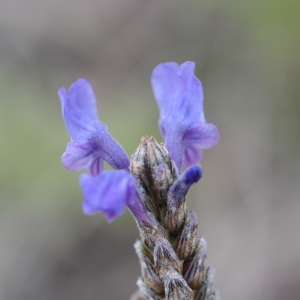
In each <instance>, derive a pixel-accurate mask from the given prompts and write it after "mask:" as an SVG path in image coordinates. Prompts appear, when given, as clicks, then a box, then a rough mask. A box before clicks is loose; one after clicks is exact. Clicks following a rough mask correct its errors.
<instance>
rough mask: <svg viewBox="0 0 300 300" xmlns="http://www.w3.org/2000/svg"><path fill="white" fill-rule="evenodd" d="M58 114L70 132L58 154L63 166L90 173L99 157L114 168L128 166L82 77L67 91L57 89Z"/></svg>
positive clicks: (97, 166)
mask: <svg viewBox="0 0 300 300" xmlns="http://www.w3.org/2000/svg"><path fill="white" fill-rule="evenodd" d="M58 94H59V97H60V100H61V106H62V115H63V118H64V120H65V123H66V126H67V129H68V131H69V134H70V136H71V142H70V143H69V144H68V145H67V149H66V151H65V153H64V154H63V155H62V163H63V165H64V167H65V168H66V169H68V170H70V171H81V170H84V169H89V172H90V174H91V175H93V176H97V175H98V174H99V173H100V172H101V171H102V170H103V160H104V161H106V162H107V163H108V164H109V165H111V166H112V167H113V168H115V169H125V170H128V168H129V158H128V156H127V154H126V152H125V151H124V149H123V148H122V147H121V145H120V144H119V143H118V142H117V141H116V140H115V139H114V138H113V137H112V136H111V135H110V134H109V132H108V131H107V128H106V126H105V125H104V124H103V123H101V122H100V120H99V118H98V112H97V104H96V99H95V95H94V92H93V89H92V87H91V85H90V83H89V82H88V81H87V80H85V79H78V80H77V81H76V82H75V83H73V84H72V86H71V87H70V89H69V91H68V92H67V91H66V89H65V88H61V89H60V90H59V91H58Z"/></svg>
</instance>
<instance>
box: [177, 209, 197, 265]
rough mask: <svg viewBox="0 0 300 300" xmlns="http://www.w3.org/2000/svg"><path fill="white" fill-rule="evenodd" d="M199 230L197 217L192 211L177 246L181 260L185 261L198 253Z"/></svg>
mask: <svg viewBox="0 0 300 300" xmlns="http://www.w3.org/2000/svg"><path fill="white" fill-rule="evenodd" d="M197 228H198V225H197V215H196V213H194V212H193V211H190V212H189V213H188V216H187V219H186V223H185V225H184V228H183V230H182V231H181V233H180V236H179V237H178V239H177V244H176V246H175V250H176V253H177V255H178V257H179V258H180V259H182V260H185V259H187V258H188V257H191V256H192V255H193V253H194V252H196V249H197V247H198V245H199V238H198V236H197Z"/></svg>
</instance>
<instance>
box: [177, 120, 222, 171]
mask: <svg viewBox="0 0 300 300" xmlns="http://www.w3.org/2000/svg"><path fill="white" fill-rule="evenodd" d="M218 141H219V131H218V129H217V127H216V126H215V125H214V124H208V123H206V124H204V126H200V127H198V128H194V129H192V130H189V131H187V132H186V133H185V136H184V137H183V148H184V153H183V165H184V166H185V167H189V166H191V165H194V164H196V163H198V162H199V161H200V160H201V159H202V156H203V149H208V148H211V147H213V146H215V145H216V144H217V143H218Z"/></svg>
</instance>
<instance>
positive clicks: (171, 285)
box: [164, 272, 194, 300]
mask: <svg viewBox="0 0 300 300" xmlns="http://www.w3.org/2000/svg"><path fill="white" fill-rule="evenodd" d="M164 284H165V299H166V300H175V299H176V300H179V299H180V300H190V299H193V298H192V297H193V294H194V293H193V291H192V290H191V288H190V287H189V286H188V285H187V283H186V281H185V280H184V278H183V277H182V276H181V275H180V274H179V273H175V272H174V273H171V274H170V276H168V277H167V278H166V280H165V281H164Z"/></svg>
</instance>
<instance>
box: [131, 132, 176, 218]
mask: <svg viewBox="0 0 300 300" xmlns="http://www.w3.org/2000/svg"><path fill="white" fill-rule="evenodd" d="M130 170H131V173H132V174H133V176H134V177H135V178H136V182H137V189H138V191H139V193H140V195H141V197H142V199H143V201H144V203H145V205H146V207H147V209H148V210H149V211H150V212H152V213H154V214H155V216H156V217H158V216H159V210H160V208H161V207H163V206H166V203H167V195H168V192H169V189H170V187H171V185H172V184H173V182H174V180H176V178H177V170H176V167H175V165H174V163H173V162H172V160H171V158H170V156H169V153H168V151H167V150H166V148H165V147H164V146H163V145H160V144H158V143H157V141H156V140H155V139H154V138H153V137H150V138H148V137H143V138H142V139H141V143H140V145H139V147H138V148H137V150H136V152H135V153H134V154H133V155H132V158H131V163H130Z"/></svg>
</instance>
